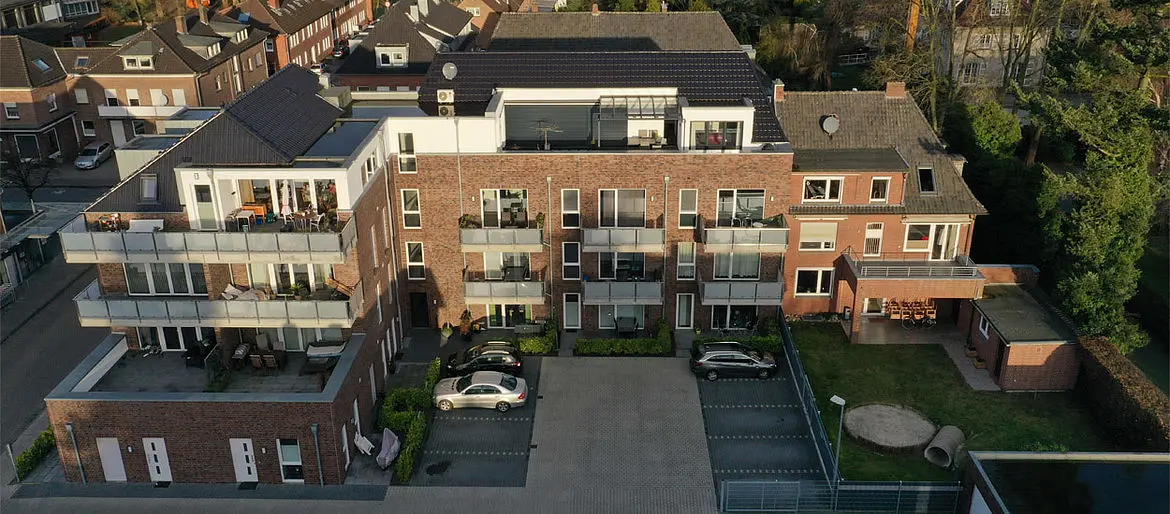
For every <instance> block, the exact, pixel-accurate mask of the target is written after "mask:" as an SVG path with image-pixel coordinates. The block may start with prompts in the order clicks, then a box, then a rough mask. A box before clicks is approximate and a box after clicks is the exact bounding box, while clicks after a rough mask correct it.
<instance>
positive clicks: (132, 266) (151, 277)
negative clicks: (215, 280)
mask: <svg viewBox="0 0 1170 514" xmlns="http://www.w3.org/2000/svg"><path fill="white" fill-rule="evenodd" d="M122 267H123V268H124V269H125V271H126V288H127V291H129V293H130V294H133V295H152V294H157V295H195V296H206V295H207V280H206V278H205V277H204V275H203V264H182V263H165V262H154V263H141V262H128V263H125V264H123V265H122Z"/></svg>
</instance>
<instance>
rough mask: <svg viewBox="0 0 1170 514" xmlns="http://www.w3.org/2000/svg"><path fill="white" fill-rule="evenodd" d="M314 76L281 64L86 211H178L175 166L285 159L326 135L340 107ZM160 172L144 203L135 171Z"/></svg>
mask: <svg viewBox="0 0 1170 514" xmlns="http://www.w3.org/2000/svg"><path fill="white" fill-rule="evenodd" d="M317 80H318V78H317V75H316V74H314V73H311V72H309V71H307V70H305V69H303V68H301V67H299V66H295V65H291V66H286V67H284V68H282V69H281V70H280V71H278V72H277V73H276V74H275V75H273V76H272V77H270V78H269V79H268V80H266V81H264V82H263V83H262V84H260V85H258V86H256V87H255V88H253V89H252V90H250V91H248V92H246V93H244V94H243V95H242V96H240V97H239V98H238V99H236V101H235V102H234V103H232V104H231V105H229V106H227V107H226V108H225V109H224V110H223V111H221V112H220V113H219V114H217V115H215V116H214V117H212V118H211V119H210V120H208V121H207V122H206V123H204V124H202V125H200V126H199V127H198V128H196V129H195V130H194V131H192V132H191V133H189V134H187V135H186V136H184V137H183V139H182V140H180V141H179V142H178V143H176V144H175V145H174V146H172V147H171V148H170V149H168V150H167V151H165V152H163V153H162V154H161V155H159V156H158V157H157V158H155V160H153V161H151V162H150V163H148V164H147V165H146V166H144V167H143V168H142V169H141V170H139V171H138V172H137V173H135V174H134V175H131V176H130V177H129V178H127V179H126V180H124V181H122V183H120V184H118V185H117V186H115V187H114V189H112V190H111V191H110V192H109V193H107V194H106V195H105V196H103V197H102V198H100V199H98V200H97V201H96V202H94V204H93V205H91V206H90V207H89V208H88V209H86V210H87V211H88V212H179V211H181V210H182V209H183V207H182V204H181V201H180V192H179V189H178V185H177V182H176V180H175V172H174V170H175V168H176V167H178V166H182V165H184V164H192V165H216V164H278V165H280V164H285V165H287V164H288V163H290V162H291V161H292V159H293V158H294V157H296V156H298V155H300V154H301V153H303V152H304V151H305V150H307V149H308V148H309V147H310V146H312V144H313V143H314V142H315V141H316V140H317V139H318V138H319V137H320V136H321V134H324V133H325V132H326V131H327V130H329V128H330V127H331V126H332V125H333V122H334V121H335V120H336V119H337V117H338V116H340V115H341V113H342V111H341V109H338V108H337V107H334V106H333V105H332V104H330V103H329V102H327V101H325V100H324V99H322V98H321V97H319V96H317V91H318V90H319V89H320V85H319V84H318V82H317ZM144 173H145V174H154V175H156V176H157V177H158V203H155V204H142V203H141V202H140V198H139V194H140V189H139V183H138V181H139V176H140V175H142V174H144Z"/></svg>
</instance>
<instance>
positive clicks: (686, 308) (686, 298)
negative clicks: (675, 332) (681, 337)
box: [674, 293, 695, 328]
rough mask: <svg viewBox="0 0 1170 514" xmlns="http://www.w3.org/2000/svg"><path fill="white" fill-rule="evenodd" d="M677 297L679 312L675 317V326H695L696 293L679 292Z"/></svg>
mask: <svg viewBox="0 0 1170 514" xmlns="http://www.w3.org/2000/svg"><path fill="white" fill-rule="evenodd" d="M676 298H677V299H678V300H677V302H675V303H676V304H677V308H678V313H677V316H676V317H675V319H674V328H694V327H695V317H694V311H695V295H693V294H690V293H679V294H678V296H677V297H676Z"/></svg>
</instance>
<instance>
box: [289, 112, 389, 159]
mask: <svg viewBox="0 0 1170 514" xmlns="http://www.w3.org/2000/svg"><path fill="white" fill-rule="evenodd" d="M377 126H378V123H377V122H374V121H342V122H339V123H335V124H334V125H333V127H332V128H330V129H329V130H328V131H327V132H325V134H323V135H322V136H321V137H320V138H318V139H317V142H315V143H313V146H310V147H309V149H308V150H305V153H304V154H303V156H304V157H348V156H349V155H350V154H352V153H353V151H354V150H356V149H357V147H358V145H360V144H361V143H362V141H364V140H365V139H366V136H368V135H369V134H370V132H372V131H373V130H374V127H377Z"/></svg>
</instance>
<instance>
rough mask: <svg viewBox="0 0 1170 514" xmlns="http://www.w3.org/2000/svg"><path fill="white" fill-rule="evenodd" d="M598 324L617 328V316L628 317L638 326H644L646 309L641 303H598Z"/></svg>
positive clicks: (602, 326)
mask: <svg viewBox="0 0 1170 514" xmlns="http://www.w3.org/2000/svg"><path fill="white" fill-rule="evenodd" d="M597 313H598V318H597V319H598V322H599V323H598V325H599V326H600V327H601V328H617V321H616V320H617V319H618V318H630V319H633V320H634V325H635V326H636V327H638V328H646V310H645V308H644V306H642V305H598V306H597Z"/></svg>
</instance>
